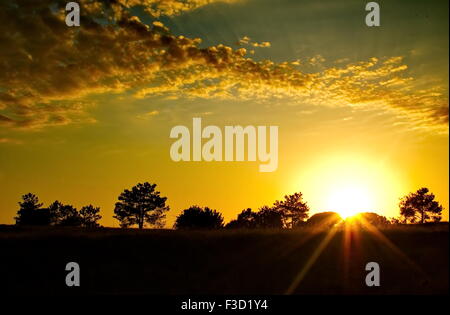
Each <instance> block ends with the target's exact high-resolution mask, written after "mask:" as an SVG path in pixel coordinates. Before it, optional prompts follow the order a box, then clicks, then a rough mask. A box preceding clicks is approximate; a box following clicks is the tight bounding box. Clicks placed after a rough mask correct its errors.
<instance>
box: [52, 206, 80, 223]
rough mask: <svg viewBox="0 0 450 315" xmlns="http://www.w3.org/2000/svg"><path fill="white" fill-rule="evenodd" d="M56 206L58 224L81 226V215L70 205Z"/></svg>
mask: <svg viewBox="0 0 450 315" xmlns="http://www.w3.org/2000/svg"><path fill="white" fill-rule="evenodd" d="M60 205H61V206H60V207H59V208H58V212H57V222H58V223H57V224H58V225H60V226H81V217H80V214H79V213H78V211H77V209H76V208H75V207H74V206H72V205H63V204H60Z"/></svg>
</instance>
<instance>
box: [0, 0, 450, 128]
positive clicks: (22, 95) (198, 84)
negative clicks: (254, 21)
mask: <svg viewBox="0 0 450 315" xmlns="http://www.w3.org/2000/svg"><path fill="white" fill-rule="evenodd" d="M211 2H215V1H200V0H198V1H181V0H180V1H175V0H173V1H168V0H167V1H162V0H161V1H156V0H155V1H151V0H147V1H144V0H127V1H125V0H116V1H87V0H85V1H80V5H81V6H82V10H81V12H82V14H83V16H82V19H81V27H75V28H70V27H67V26H66V25H65V23H64V10H63V8H64V6H65V1H62V0H42V1H40V2H39V3H35V2H33V4H31V2H30V1H29V0H17V1H14V5H13V4H12V2H7V1H2V2H1V3H0V19H1V20H2V23H1V24H0V45H1V47H2V50H1V51H0V125H2V126H5V127H11V128H27V129H30V128H34V129H36V128H44V127H46V126H54V125H66V124H71V123H86V122H95V120H93V119H92V118H91V117H89V114H88V110H89V108H90V107H91V106H92V105H93V104H92V101H90V100H89V97H90V96H92V95H96V94H102V93H122V92H125V91H133V93H134V95H135V96H136V97H139V98H143V97H149V96H155V95H164V96H165V97H167V98H177V97H191V98H224V99H233V98H239V99H244V100H245V99H249V100H271V99H277V98H290V99H292V100H294V101H295V102H297V103H298V104H299V105H300V104H302V103H304V102H308V103H311V104H315V105H318V106H370V107H377V108H380V109H382V110H394V111H397V112H398V113H399V115H404V116H407V117H408V119H410V120H411V121H412V122H413V123H415V124H420V125H423V126H426V127H432V128H434V127H439V128H442V127H444V128H445V127H446V126H447V125H448V100H447V97H446V95H445V87H444V88H442V87H434V88H429V89H422V88H418V85H417V83H416V81H415V80H414V78H412V77H408V76H407V70H408V67H407V65H406V64H404V63H403V59H402V57H392V58H384V59H378V58H371V59H369V60H366V61H360V62H356V63H348V62H345V61H342V62H339V63H336V66H333V67H325V66H324V62H325V60H324V59H323V57H321V56H314V57H312V58H307V57H305V58H304V59H300V60H295V61H286V62H281V63H279V62H278V63H275V62H272V61H270V60H263V61H256V60H253V59H251V58H249V57H248V56H247V50H246V49H245V48H239V49H233V48H231V47H228V46H225V45H221V44H219V45H216V46H211V47H206V48H201V46H200V43H201V40H200V39H198V38H188V37H184V36H175V35H173V34H171V33H170V30H169V29H168V28H167V27H165V26H164V25H163V24H162V23H161V22H160V21H155V22H153V23H152V24H151V25H147V24H145V23H143V22H142V21H140V19H139V18H138V17H137V16H133V15H132V14H131V13H130V10H129V9H130V8H131V7H133V6H135V5H143V6H144V7H145V8H146V9H147V11H148V12H149V13H150V14H152V15H153V16H160V15H162V14H164V15H174V14H180V13H182V12H185V11H188V10H192V9H195V8H198V7H200V6H203V5H207V4H209V3H211ZM223 2H233V1H223ZM240 42H241V45H243V44H246V45H251V46H255V44H257V46H258V47H261V46H264V47H268V46H270V43H268V42H262V43H252V42H251V40H250V38H248V37H244V38H241V40H240ZM303 65H305V66H306V67H309V69H308V71H305V69H302V67H303Z"/></svg>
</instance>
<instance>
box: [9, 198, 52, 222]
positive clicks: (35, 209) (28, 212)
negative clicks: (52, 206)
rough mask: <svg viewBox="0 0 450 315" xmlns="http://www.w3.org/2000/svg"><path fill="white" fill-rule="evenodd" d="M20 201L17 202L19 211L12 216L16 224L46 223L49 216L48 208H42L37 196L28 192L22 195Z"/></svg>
mask: <svg viewBox="0 0 450 315" xmlns="http://www.w3.org/2000/svg"><path fill="white" fill-rule="evenodd" d="M22 200H23V201H22V202H19V206H20V208H19V211H17V216H16V217H15V218H14V219H15V220H16V224H17V225H48V224H50V221H51V218H50V214H49V211H48V209H42V208H41V207H42V205H43V204H42V203H40V202H39V198H38V197H37V196H36V195H34V194H32V193H28V194H26V195H23V196H22Z"/></svg>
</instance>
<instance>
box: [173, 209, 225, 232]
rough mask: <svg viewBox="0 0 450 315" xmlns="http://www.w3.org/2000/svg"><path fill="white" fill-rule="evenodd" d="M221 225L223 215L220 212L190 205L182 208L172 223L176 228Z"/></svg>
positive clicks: (214, 227)
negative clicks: (181, 211)
mask: <svg viewBox="0 0 450 315" xmlns="http://www.w3.org/2000/svg"><path fill="white" fill-rule="evenodd" d="M222 227H223V217H222V214H221V213H220V212H217V211H216V210H212V209H210V208H208V207H205V208H201V207H199V206H191V207H190V208H188V209H185V210H183V213H181V214H180V215H179V216H178V217H177V219H176V220H175V224H174V228H176V229H219V228H222Z"/></svg>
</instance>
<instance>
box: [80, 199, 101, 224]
mask: <svg viewBox="0 0 450 315" xmlns="http://www.w3.org/2000/svg"><path fill="white" fill-rule="evenodd" d="M99 212H100V208H99V207H94V206H93V205H89V206H84V207H83V208H81V210H80V219H81V225H82V226H83V227H88V228H93V227H99V226H100V224H99V223H98V222H97V221H98V220H100V219H101V218H102V216H101V215H100V214H99Z"/></svg>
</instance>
